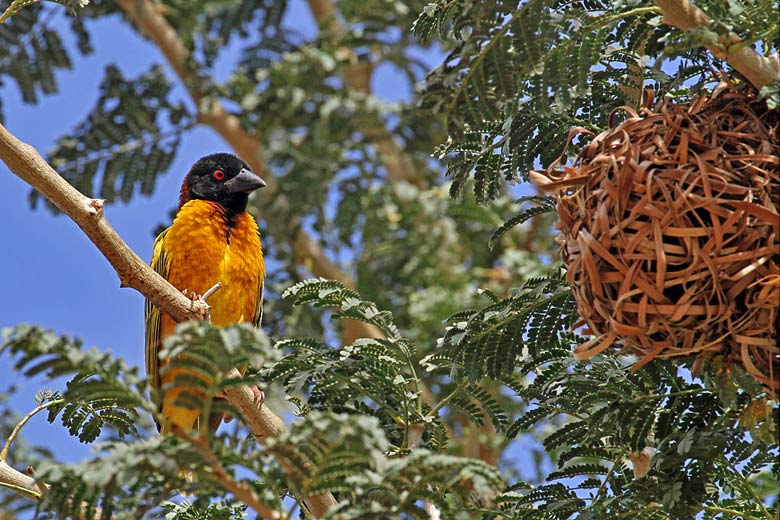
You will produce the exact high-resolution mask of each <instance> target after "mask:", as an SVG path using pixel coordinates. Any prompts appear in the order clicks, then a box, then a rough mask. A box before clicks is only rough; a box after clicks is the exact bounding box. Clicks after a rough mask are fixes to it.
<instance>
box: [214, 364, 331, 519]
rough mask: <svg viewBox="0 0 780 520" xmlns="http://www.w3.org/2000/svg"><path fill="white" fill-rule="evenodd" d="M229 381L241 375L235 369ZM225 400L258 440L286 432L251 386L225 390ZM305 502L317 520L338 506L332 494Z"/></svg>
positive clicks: (315, 497) (229, 376) (277, 418)
mask: <svg viewBox="0 0 780 520" xmlns="http://www.w3.org/2000/svg"><path fill="white" fill-rule="evenodd" d="M227 378H228V379H234V378H235V379H239V378H241V373H240V372H239V371H238V369H235V368H234V369H233V370H232V371H231V372H229V373H228V374H227ZM225 398H226V399H227V400H228V402H229V403H230V404H232V405H233V406H234V407H236V408H237V409H238V410H239V411H240V412H241V415H242V416H243V417H244V421H245V422H246V425H247V426H248V427H249V431H250V432H252V435H253V436H254V437H255V439H257V442H259V443H261V444H262V443H264V442H265V440H266V439H268V438H269V437H279V436H280V435H281V434H282V433H283V432H284V421H282V419H281V418H280V417H279V416H277V415H276V414H274V413H273V412H271V411H270V410H269V409H268V407H266V406H265V405H264V404H263V403H259V404H258V403H257V401H256V400H255V393H254V392H253V391H252V389H251V387H249V386H237V387H229V388H226V389H225ZM303 501H304V502H306V505H307V506H308V507H309V510H310V511H311V513H312V514H313V515H314V517H315V518H320V517H321V516H323V515H324V514H325V512H326V511H327V510H328V509H330V508H331V507H332V506H334V505H335V504H336V499H335V498H333V495H331V494H330V493H325V494H323V495H316V496H312V497H303Z"/></svg>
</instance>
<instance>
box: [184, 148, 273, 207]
mask: <svg viewBox="0 0 780 520" xmlns="http://www.w3.org/2000/svg"><path fill="white" fill-rule="evenodd" d="M264 186H265V182H264V181H263V179H261V178H260V177H258V176H257V175H256V174H254V173H252V171H251V170H250V169H249V165H247V163H245V162H244V161H242V160H241V159H239V158H238V157H236V156H235V155H233V154H229V153H215V154H211V155H207V156H205V157H201V158H200V159H198V162H196V163H195V164H194V165H193V166H192V168H191V169H190V172H189V173H188V174H187V176H186V177H185V178H184V182H183V183H182V186H181V194H180V196H179V208H181V207H182V206H183V205H184V204H186V203H187V202H188V201H190V200H210V201H213V202H218V203H219V204H221V205H222V206H223V207H224V208H225V209H226V210H228V211H230V212H233V213H241V212H242V211H244V210H246V204H247V201H248V200H249V194H250V193H252V192H253V191H254V190H256V189H258V188H262V187H264Z"/></svg>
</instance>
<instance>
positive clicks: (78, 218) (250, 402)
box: [0, 125, 335, 516]
mask: <svg viewBox="0 0 780 520" xmlns="http://www.w3.org/2000/svg"><path fill="white" fill-rule="evenodd" d="M0 160H2V161H3V162H4V163H5V164H6V165H7V166H8V167H9V169H10V170H11V171H12V172H14V173H15V174H16V175H18V176H19V177H20V178H22V180H24V181H25V182H27V183H28V184H30V186H32V187H33V188H35V189H37V190H38V191H40V192H41V194H43V196H44V197H46V198H47V199H48V200H49V201H50V202H51V203H52V204H54V205H55V206H57V207H58V208H60V209H61V210H62V211H63V212H64V213H65V214H66V215H68V216H69V217H70V218H71V219H73V221H74V222H76V223H77V224H78V225H79V227H81V229H82V230H83V231H84V233H85V234H86V235H87V237H88V238H89V239H90V240H91V241H92V242H93V243H94V244H95V246H96V247H97V248H98V249H99V250H100V252H101V253H103V256H105V257H106V259H107V260H108V261H109V263H110V264H111V266H112V267H113V268H114V269H115V270H116V272H117V274H119V277H120V279H121V280H122V285H123V286H127V287H132V288H133V289H135V290H137V291H138V292H140V293H141V294H143V295H144V296H146V297H147V298H149V299H150V300H151V301H152V302H153V303H154V304H155V305H157V306H158V307H159V308H160V309H161V310H162V311H163V312H165V313H167V314H169V315H170V316H171V317H172V318H173V319H175V320H176V321H185V320H191V319H205V318H206V317H207V316H208V310H209V306H208V305H207V304H206V303H205V302H204V301H203V300H202V299H198V300H190V299H189V298H187V297H186V296H184V295H183V294H182V293H181V292H179V291H178V290H176V288H175V287H173V286H172V285H171V284H170V283H168V281H167V280H165V279H164V278H163V277H162V276H160V275H159V274H157V273H156V272H155V271H154V270H152V268H151V267H149V266H148V265H147V264H146V263H144V262H143V261H142V260H141V259H140V258H138V256H137V255H136V254H135V253H134V252H133V251H132V249H130V248H129V247H128V246H127V244H125V243H124V242H123V241H122V239H121V238H120V237H119V235H118V234H117V233H116V231H114V228H112V227H111V225H110V224H109V223H108V220H107V219H106V218H105V217H104V215H103V211H102V208H103V204H102V201H100V200H95V199H90V198H88V197H85V196H84V195H82V194H81V193H79V192H78V191H76V189H75V188H73V187H72V186H71V185H70V184H68V183H67V182H66V181H65V179H63V178H62V177H60V175H59V174H58V173H57V172H56V171H54V169H53V168H52V167H51V166H49V164H48V163H47V162H46V161H45V160H44V159H43V157H41V156H40V154H38V152H37V151H36V150H35V148H33V147H32V146H30V145H28V144H25V143H23V142H22V141H20V140H19V139H17V138H16V137H14V136H13V135H11V133H10V132H8V130H6V129H5V127H3V126H2V125H0ZM233 375H235V376H236V377H240V376H239V375H237V371H236V374H233ZM226 394H227V398H228V400H229V401H230V402H231V404H233V406H235V407H236V408H238V409H239V410H241V413H242V415H243V416H244V418H245V420H246V422H247V424H248V425H249V427H250V429H251V431H252V433H253V434H254V435H255V438H257V440H258V441H262V440H263V439H265V438H266V437H270V436H278V435H280V434H281V432H282V431H283V430H284V422H283V421H282V419H281V418H280V417H279V416H277V415H276V414H274V413H273V412H271V411H270V410H269V409H268V407H265V406H262V407H259V408H258V407H257V405H256V403H255V400H254V393H253V392H252V390H251V388H250V387H247V386H242V387H238V388H231V389H229V390H228V391H226ZM0 462H2V464H3V466H0V482H7V483H8V484H10V485H13V486H17V487H20V488H30V486H31V485H32V484H31V482H32V479H30V478H29V477H26V476H25V477H26V479H22V480H20V477H19V475H17V473H18V472H16V470H13V468H10V466H8V465H7V464H5V462H4V461H0ZM8 470H13V471H8ZM14 472H15V473H14ZM37 495H38V494H37V493H36V492H32V493H30V494H29V495H26V496H28V497H35V496H37ZM310 502H311V504H310V507H311V508H312V510H313V511H315V512H316V511H320V513H324V511H326V510H327V509H328V507H330V504H332V503H335V500H334V499H333V497H332V496H331V495H329V494H328V495H323V496H321V497H312V498H311V499H310ZM318 516H319V515H318Z"/></svg>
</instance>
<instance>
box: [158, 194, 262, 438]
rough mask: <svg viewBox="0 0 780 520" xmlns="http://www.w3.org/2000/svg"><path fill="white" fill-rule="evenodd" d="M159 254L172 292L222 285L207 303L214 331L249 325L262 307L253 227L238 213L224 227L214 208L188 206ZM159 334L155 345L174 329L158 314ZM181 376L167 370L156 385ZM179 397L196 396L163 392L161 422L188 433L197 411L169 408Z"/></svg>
mask: <svg viewBox="0 0 780 520" xmlns="http://www.w3.org/2000/svg"><path fill="white" fill-rule="evenodd" d="M163 249H164V251H165V254H166V255H167V258H168V263H169V271H168V277H167V278H168V281H169V282H170V283H171V284H172V285H173V286H174V287H176V288H177V289H179V290H184V289H186V290H187V291H189V292H194V293H197V294H199V295H202V294H203V293H205V292H206V291H208V290H209V289H210V288H211V287H213V286H214V285H215V284H216V283H217V282H220V283H221V284H222V287H221V288H220V289H219V290H218V291H217V292H216V293H214V294H213V295H212V296H211V297H210V298H209V299H208V304H209V305H210V306H211V322H212V323H213V324H214V325H218V326H225V325H231V324H234V323H242V322H251V321H252V320H253V319H254V317H255V312H256V311H257V310H258V309H257V306H258V305H261V304H262V303H261V302H260V301H259V293H260V287H261V283H262V281H263V277H264V276H265V265H264V262H263V251H262V249H261V247H260V236H259V234H258V230H257V223H256V222H255V219H254V218H253V217H252V216H251V215H250V214H249V213H246V212H244V213H241V214H239V215H237V216H235V217H234V218H233V221H232V222H230V219H229V218H228V216H227V214H226V212H225V210H224V208H223V207H222V206H220V205H219V204H217V203H215V202H208V201H203V200H193V201H189V202H187V203H186V204H185V205H184V206H182V208H181V209H180V210H179V212H178V214H177V215H176V219H175V220H174V222H173V224H172V225H171V227H170V228H169V229H168V232H167V234H166V235H165V243H164V244H163ZM160 329H161V330H160V336H161V337H160V339H164V338H165V337H167V336H170V335H171V334H173V333H174V332H175V330H176V323H175V322H174V321H173V320H172V319H171V318H170V317H169V316H168V315H165V314H163V316H162V318H161V323H160ZM163 363H164V362H163ZM182 373H184V375H189V376H192V375H193V374H188V373H187V371H186V370H182V369H173V370H169V371H167V372H166V373H164V374H163V375H162V377H161V381H160V382H161V384H162V385H163V386H165V385H167V384H170V383H171V382H173V381H175V380H176V378H177V377H178V376H179V375H180V374H182ZM196 377H199V376H196ZM183 391H188V392H189V393H191V394H192V393H194V394H195V395H197V392H193V391H192V389H190V390H186V389H185V388H182V387H178V388H175V389H172V390H170V391H168V392H167V393H166V394H165V396H164V398H163V404H162V413H163V416H164V417H165V418H166V421H167V422H172V423H176V424H178V425H179V426H181V427H183V428H186V429H188V428H191V427H192V425H193V424H195V422H196V420H197V418H198V416H199V415H200V410H197V409H186V408H182V407H180V406H177V405H176V404H175V403H176V402H177V399H178V397H179V394H180V393H181V392H183ZM165 429H166V427H165V426H163V431H165Z"/></svg>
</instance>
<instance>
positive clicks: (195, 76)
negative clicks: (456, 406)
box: [117, 0, 381, 343]
mask: <svg viewBox="0 0 780 520" xmlns="http://www.w3.org/2000/svg"><path fill="white" fill-rule="evenodd" d="M117 3H118V4H119V6H120V7H121V8H122V10H124V11H125V13H126V14H127V15H128V16H129V18H130V19H131V20H132V21H133V23H135V25H136V27H138V29H139V30H140V31H141V32H143V33H144V34H146V36H147V37H148V38H149V39H150V40H152V42H153V43H154V44H155V45H156V46H157V47H158V48H159V49H160V52H162V54H163V56H165V59H166V61H167V62H168V64H169V65H170V67H171V68H172V69H173V70H174V72H175V73H176V75H177V76H178V77H179V79H180V80H181V81H182V83H184V86H185V87H186V89H187V91H188V92H189V94H190V97H191V98H192V100H193V102H194V103H195V104H196V106H197V107H198V111H199V113H198V120H199V121H200V122H202V123H203V124H205V125H207V126H210V127H211V128H212V129H213V130H214V131H216V132H217V133H218V134H219V135H220V137H222V139H224V140H225V142H227V143H228V145H230V147H231V148H233V150H234V151H235V152H236V154H238V155H239V156H240V157H242V158H243V159H244V160H246V161H247V163H249V165H250V166H251V167H252V169H253V170H254V171H256V172H258V173H259V174H261V175H263V179H264V180H265V181H266V183H267V184H268V186H267V187H266V189H265V190H264V192H265V197H267V198H268V199H269V200H272V199H274V200H275V202H276V204H277V205H278V206H279V207H290V203H289V202H286V201H283V200H281V199H284V195H281V194H279V185H278V183H277V181H276V178H274V177H273V176H272V175H271V172H270V171H269V169H268V167H267V163H266V159H265V154H264V152H263V146H262V143H261V141H260V138H259V137H258V136H256V135H252V134H250V133H249V132H247V131H246V130H245V129H244V128H243V127H242V126H241V122H240V121H239V119H238V117H236V116H235V115H233V114H231V113H229V112H227V111H226V110H225V108H224V106H223V105H222V103H220V102H219V100H217V99H214V98H207V97H206V96H205V95H204V93H203V92H204V91H205V89H204V88H203V86H204V85H205V82H206V80H205V79H204V78H203V77H201V75H200V74H199V73H198V72H197V71H196V70H194V69H193V68H192V66H193V63H195V61H194V60H193V59H192V56H191V55H190V52H189V50H188V49H187V47H186V46H185V45H184V42H183V41H182V40H181V38H180V37H179V35H178V34H177V33H176V30H175V29H174V28H173V27H171V25H170V24H169V23H168V21H167V20H166V19H165V16H163V14H162V12H161V11H160V9H159V7H158V6H157V5H155V4H154V3H153V2H151V1H150V0H117ZM259 214H260V217H262V218H263V219H264V220H265V221H266V222H277V223H278V222H285V221H286V220H287V218H286V217H284V216H283V215H282V216H278V215H272V214H269V212H268V210H267V209H265V208H259ZM285 230H289V228H285ZM290 238H291V239H292V244H293V253H294V255H295V259H296V261H297V262H298V263H299V264H301V265H303V266H305V267H306V269H308V270H309V271H311V272H312V273H313V274H314V275H315V276H321V277H323V278H330V279H332V280H338V281H340V282H341V283H343V284H344V285H346V286H347V287H350V288H353V289H354V288H355V287H356V284H355V281H354V280H353V279H352V278H351V277H350V276H348V275H347V274H345V273H344V272H343V271H342V270H341V269H339V267H338V266H337V265H336V264H334V263H333V262H332V261H331V260H330V259H329V258H328V257H327V255H326V254H325V251H324V250H323V249H322V246H321V245H320V244H319V242H318V241H317V240H316V239H314V238H313V237H312V236H311V235H309V234H308V233H307V232H306V231H305V230H304V229H303V228H302V227H301V226H293V231H292V232H291V233H290ZM345 329H346V330H345V343H351V342H352V341H353V340H354V339H357V338H359V337H381V332H379V331H378V330H377V329H376V327H373V326H371V325H369V324H366V323H362V322H358V321H354V322H345Z"/></svg>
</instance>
